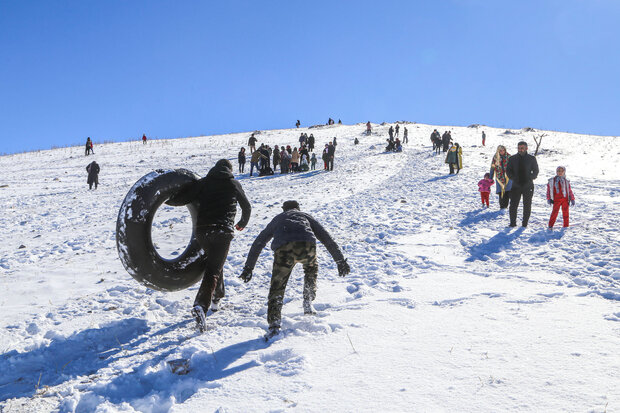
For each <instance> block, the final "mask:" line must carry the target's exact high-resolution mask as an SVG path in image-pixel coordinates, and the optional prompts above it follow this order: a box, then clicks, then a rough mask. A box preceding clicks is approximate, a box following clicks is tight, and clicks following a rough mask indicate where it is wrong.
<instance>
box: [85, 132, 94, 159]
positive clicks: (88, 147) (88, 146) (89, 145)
mask: <svg viewBox="0 0 620 413" xmlns="http://www.w3.org/2000/svg"><path fill="white" fill-rule="evenodd" d="M91 153H92V154H93V155H94V154H95V151H94V150H93V141H91V140H90V136H89V137H88V138H86V150H85V155H86V156H88V155H89V154H91Z"/></svg>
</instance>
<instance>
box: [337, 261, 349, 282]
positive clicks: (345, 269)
mask: <svg viewBox="0 0 620 413" xmlns="http://www.w3.org/2000/svg"><path fill="white" fill-rule="evenodd" d="M336 264H338V275H339V276H341V277H344V276H345V275H347V274H348V273H350V272H351V267H349V263H347V260H346V258H345V259H344V260H342V261H338V262H336Z"/></svg>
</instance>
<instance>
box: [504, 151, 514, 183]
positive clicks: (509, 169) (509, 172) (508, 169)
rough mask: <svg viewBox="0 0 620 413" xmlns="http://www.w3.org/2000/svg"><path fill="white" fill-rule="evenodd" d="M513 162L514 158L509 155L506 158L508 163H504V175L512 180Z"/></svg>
mask: <svg viewBox="0 0 620 413" xmlns="http://www.w3.org/2000/svg"><path fill="white" fill-rule="evenodd" d="M514 164H515V161H514V158H513V157H512V156H511V157H510V158H508V164H507V165H506V176H507V177H508V178H510V179H511V180H514V179H513V178H514V176H515V175H516V174H515V173H513V168H514Z"/></svg>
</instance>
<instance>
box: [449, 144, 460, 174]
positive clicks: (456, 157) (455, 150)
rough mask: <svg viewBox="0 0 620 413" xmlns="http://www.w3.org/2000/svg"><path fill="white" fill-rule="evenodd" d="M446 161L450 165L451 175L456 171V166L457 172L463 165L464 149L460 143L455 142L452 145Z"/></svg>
mask: <svg viewBox="0 0 620 413" xmlns="http://www.w3.org/2000/svg"><path fill="white" fill-rule="evenodd" d="M445 163H447V164H448V165H449V166H450V175H452V174H453V173H454V168H455V167H456V173H457V174H458V173H459V171H460V170H461V168H462V167H463V149H461V147H460V146H459V144H458V143H455V144H454V145H452V146H451V147H450V150H449V151H448V154H447V155H446V160H445Z"/></svg>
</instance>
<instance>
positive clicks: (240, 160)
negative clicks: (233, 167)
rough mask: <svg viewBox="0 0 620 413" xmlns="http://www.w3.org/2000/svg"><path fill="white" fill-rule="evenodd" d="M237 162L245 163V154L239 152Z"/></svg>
mask: <svg viewBox="0 0 620 413" xmlns="http://www.w3.org/2000/svg"><path fill="white" fill-rule="evenodd" d="M237 160H238V161H239V163H245V152H241V151H239V154H238V155H237Z"/></svg>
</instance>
